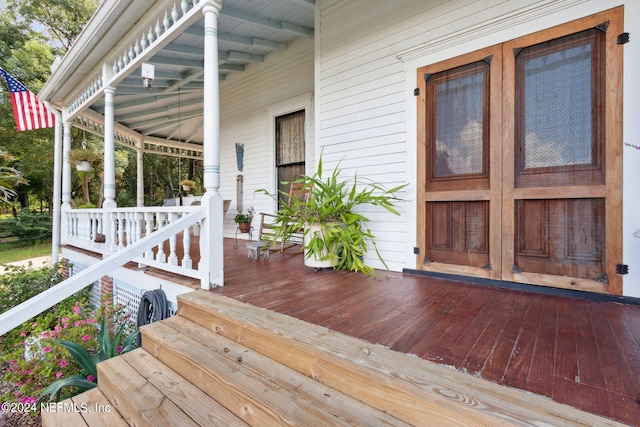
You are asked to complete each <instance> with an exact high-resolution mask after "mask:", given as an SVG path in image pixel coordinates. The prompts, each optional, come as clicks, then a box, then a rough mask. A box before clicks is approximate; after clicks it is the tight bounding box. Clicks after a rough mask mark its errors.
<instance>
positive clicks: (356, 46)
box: [316, 0, 640, 297]
mask: <svg viewBox="0 0 640 427" xmlns="http://www.w3.org/2000/svg"><path fill="white" fill-rule="evenodd" d="M620 5H624V6H625V31H627V32H630V33H631V42H630V43H628V44H627V45H626V46H625V58H624V67H625V70H624V87H625V94H624V115H625V117H624V119H625V120H624V139H625V142H626V143H631V144H635V145H640V140H639V138H640V124H639V123H640V121H638V120H637V119H636V118H634V117H635V115H636V114H637V113H636V114H634V112H637V111H639V110H640V88H639V86H640V83H638V82H637V78H636V77H637V76H638V75H640V49H638V48H637V46H634V40H636V39H637V37H638V34H640V31H638V30H639V29H640V2H637V1H629V0H627V1H623V0H483V1H479V0H449V1H446V0H431V1H428V0H394V1H387V0H316V7H317V9H318V10H317V12H316V13H319V17H317V18H316V39H317V40H316V49H317V52H316V73H317V84H316V108H317V110H318V111H317V120H316V121H317V129H318V130H317V141H316V143H317V146H318V150H324V151H323V152H324V159H325V162H326V163H327V166H326V167H331V166H333V165H335V163H336V162H338V161H340V160H342V167H343V169H344V170H345V173H347V174H351V175H352V174H353V173H354V172H355V171H356V170H357V171H358V174H359V175H360V176H366V177H369V178H372V179H376V180H378V181H381V182H383V183H385V184H387V185H389V186H392V185H397V184H400V183H404V182H409V183H410V186H409V188H408V189H407V193H406V198H407V200H408V202H407V203H406V204H405V205H404V206H402V212H403V215H402V217H401V219H400V220H399V221H398V219H397V218H394V217H393V215H387V216H382V217H378V216H376V219H375V221H373V222H372V224H371V228H372V230H373V232H374V234H375V235H377V236H379V238H378V248H379V249H380V252H381V253H382V255H383V257H384V259H385V260H386V261H387V263H388V264H389V266H390V267H391V269H392V270H401V269H402V268H404V267H407V268H415V255H413V252H412V249H413V246H415V234H416V218H415V212H416V205H415V196H416V195H415V184H416V182H415V180H416V146H415V145H416V106H415V99H414V97H413V94H412V91H413V88H414V87H415V86H416V81H415V79H416V77H415V75H416V70H417V68H419V67H421V66H424V65H428V64H430V63H435V62H438V61H441V60H444V59H447V58H451V57H455V56H458V55H461V54H464V53H467V52H471V51H474V50H477V49H480V48H483V47H487V46H491V45H495V44H497V43H501V42H504V41H506V40H510V39H513V38H515V37H519V36H522V35H526V34H530V33H533V32H536V31H539V30H542V29H544V28H549V27H553V26H556V25H560V24H562V23H565V22H568V21H571V20H575V19H578V18H581V17H584V16H588V15H591V14H593V13H597V12H601V11H604V10H607V9H611V8H613V7H616V6H620ZM634 34H636V36H635V37H634ZM635 43H636V44H637V41H636V42H635ZM627 148H629V147H626V148H625V151H624V157H625V158H624V164H625V168H624V170H625V172H624V173H625V175H624V181H625V182H626V183H629V182H631V183H637V182H640V168H638V167H637V165H638V162H640V151H638V150H633V149H627ZM636 187H637V185H635V184H632V185H626V186H625V188H624V189H623V191H624V207H625V210H624V236H623V240H624V258H625V260H624V263H626V264H629V265H630V274H629V275H628V276H626V277H625V283H624V294H625V295H629V296H635V297H640V259H639V257H638V255H637V254H638V253H640V239H638V238H634V237H632V234H633V232H634V231H636V230H638V229H640V215H638V212H639V211H640V197H638V190H637V189H636ZM367 261H368V262H370V263H371V264H372V265H375V266H379V265H378V264H379V263H377V260H376V259H375V255H369V259H367ZM634 273H635V274H634Z"/></svg>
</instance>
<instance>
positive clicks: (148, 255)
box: [144, 212, 153, 259]
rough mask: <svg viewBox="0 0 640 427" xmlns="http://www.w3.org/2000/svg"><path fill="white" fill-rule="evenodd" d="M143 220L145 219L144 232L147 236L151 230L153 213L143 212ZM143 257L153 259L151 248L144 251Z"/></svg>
mask: <svg viewBox="0 0 640 427" xmlns="http://www.w3.org/2000/svg"><path fill="white" fill-rule="evenodd" d="M144 221H145V233H146V235H147V236H149V235H151V233H152V232H153V213H152V212H145V213H144ZM144 257H145V258H146V259H153V250H152V249H149V250H148V251H146V252H145V253H144Z"/></svg>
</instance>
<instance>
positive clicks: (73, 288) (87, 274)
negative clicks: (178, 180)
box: [0, 208, 204, 335]
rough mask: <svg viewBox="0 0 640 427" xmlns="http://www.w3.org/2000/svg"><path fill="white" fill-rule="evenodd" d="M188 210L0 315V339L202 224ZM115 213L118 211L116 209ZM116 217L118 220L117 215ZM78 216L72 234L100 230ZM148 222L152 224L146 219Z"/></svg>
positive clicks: (196, 212)
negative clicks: (164, 243) (127, 264)
mask: <svg viewBox="0 0 640 427" xmlns="http://www.w3.org/2000/svg"><path fill="white" fill-rule="evenodd" d="M156 209H157V208H156ZM190 210H191V211H192V212H191V213H190V214H189V215H182V216H181V218H179V219H175V220H174V221H173V222H169V221H160V223H161V224H165V225H163V226H161V227H160V228H159V229H157V231H153V232H149V233H147V234H146V236H145V237H144V238H140V239H138V240H137V241H135V242H129V244H127V245H124V246H123V248H122V249H121V250H119V251H117V252H115V253H111V254H110V255H109V256H107V257H106V258H105V259H103V260H102V261H100V262H98V263H96V264H94V265H92V266H91V267H88V268H87V269H86V270H83V271H81V272H80V273H78V274H76V275H74V276H72V277H70V278H68V279H66V280H64V281H62V282H60V283H58V284H57V285H55V286H52V287H51V288H49V289H47V290H46V291H44V292H42V293H40V294H38V295H36V296H35V297H33V298H31V299H29V300H27V301H25V302H23V303H21V304H19V305H17V306H16V307H13V308H12V309H10V310H7V311H5V312H4V313H2V314H0V335H3V334H5V333H6V332H8V331H10V330H11V329H13V328H15V327H16V326H18V325H20V324H22V323H23V322H26V321H27V320H29V319H31V318H33V317H35V316H37V315H38V314H40V313H42V312H43V311H45V310H46V309H48V308H50V307H52V306H53V305H55V304H57V303H59V302H60V301H62V300H63V299H65V298H67V297H69V296H71V295H73V294H74V293H76V292H78V291H79V290H81V289H83V288H85V287H87V286H89V285H90V284H91V283H93V282H95V281H96V280H99V279H100V278H101V277H102V276H106V275H109V274H110V273H112V272H113V270H114V269H115V268H117V267H120V266H122V265H124V264H126V263H127V262H129V261H131V260H133V259H136V258H139V257H143V256H144V254H146V253H148V251H151V250H152V249H153V248H154V247H158V246H159V245H162V244H163V242H165V241H166V240H167V239H171V236H175V235H176V234H179V233H180V232H182V231H184V230H188V229H189V227H191V226H192V225H193V224H195V223H196V222H198V221H202V219H203V218H204V211H203V210H201V209H197V208H196V209H195V210H194V209H190ZM114 211H117V209H115V210H114ZM115 213H116V218H117V212H115ZM81 216H82V218H83V219H82V220H81V219H79V218H78V219H77V220H76V219H73V220H71V219H70V221H71V222H72V223H74V224H75V225H76V228H75V230H76V232H77V233H81V232H80V231H77V230H82V233H84V232H90V231H87V230H92V229H94V226H95V227H99V224H97V225H94V223H92V222H91V221H90V220H91V218H92V217H91V214H87V213H83V215H81ZM110 216H111V217H112V213H110ZM71 218H74V215H71ZM160 218H163V216H162V215H161V216H160ZM93 219H94V221H97V220H99V218H98V217H97V216H94V217H93ZM87 221H88V222H87ZM148 222H151V220H150V219H149V218H148ZM124 224H125V223H124V221H123V222H122V224H119V226H120V225H121V226H122V227H125V225H124ZM130 227H131V228H133V225H130ZM98 229H99V228H98ZM75 236H76V237H77V238H78V240H83V241H86V240H87V239H88V238H87V237H85V236H82V235H81V234H76V235H75ZM124 236H126V234H123V238H124ZM107 241H108V239H107Z"/></svg>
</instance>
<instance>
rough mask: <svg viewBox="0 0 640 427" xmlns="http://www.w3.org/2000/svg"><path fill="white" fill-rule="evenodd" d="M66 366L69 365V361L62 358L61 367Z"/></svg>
mask: <svg viewBox="0 0 640 427" xmlns="http://www.w3.org/2000/svg"><path fill="white" fill-rule="evenodd" d="M65 366H67V361H66V360H61V361H60V367H61V368H64V367H65Z"/></svg>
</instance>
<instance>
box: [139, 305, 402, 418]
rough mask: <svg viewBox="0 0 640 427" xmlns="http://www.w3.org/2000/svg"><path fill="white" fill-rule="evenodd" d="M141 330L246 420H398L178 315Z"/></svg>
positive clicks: (148, 346) (158, 351) (159, 351)
mask: <svg viewBox="0 0 640 427" xmlns="http://www.w3.org/2000/svg"><path fill="white" fill-rule="evenodd" d="M141 332H142V345H143V348H144V349H145V350H147V351H148V352H149V353H151V354H153V355H154V356H155V357H156V358H158V359H159V360H161V361H163V362H164V363H165V364H166V365H169V366H171V367H172V368H174V369H175V370H176V371H177V372H178V373H180V374H181V375H182V376H183V377H185V379H187V380H188V381H191V382H193V383H194V384H195V385H197V386H198V387H199V388H201V389H202V390H203V391H205V392H206V393H207V394H209V395H210V396H211V397H213V398H214V399H215V400H217V401H218V402H220V403H221V404H222V405H224V406H225V407H226V408H228V409H229V410H231V411H232V412H233V413H235V414H236V415H238V417H240V418H242V419H244V420H245V421H246V422H247V423H249V424H251V425H289V424H295V425H332V426H340V425H397V426H402V425H404V423H403V422H401V421H400V420H398V419H396V418H394V417H391V416H389V415H388V414H385V413H383V412H381V411H379V410H377V409H374V408H371V407H369V406H367V405H365V404H363V403H362V402H359V401H358V400H356V399H353V398H351V397H349V396H345V395H343V394H341V393H339V392H337V391H336V390H332V389H330V388H329V387H327V386H325V385H323V384H320V383H318V382H316V381H313V380H312V379H311V378H308V377H306V376H304V375H302V374H300V373H299V372H295V371H293V370H292V369H290V368H287V367H285V366H283V365H281V364H279V363H277V362H274V361H273V360H270V359H268V358H266V357H264V356H262V355H260V354H258V353H256V352H254V351H252V350H249V349H247V348H246V347H244V346H242V345H240V344H238V343H235V342H233V341H231V340H229V339H226V338H224V337H222V336H220V335H218V334H215V333H214V332H212V331H209V330H207V329H205V328H202V327H201V326H198V325H195V324H193V323H192V322H188V321H186V320H184V319H181V318H179V317H172V318H170V319H166V320H164V321H162V322H157V323H153V324H151V325H147V326H145V327H143V328H141Z"/></svg>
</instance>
